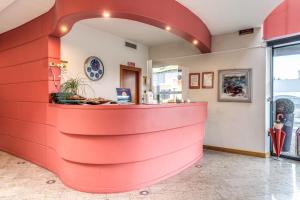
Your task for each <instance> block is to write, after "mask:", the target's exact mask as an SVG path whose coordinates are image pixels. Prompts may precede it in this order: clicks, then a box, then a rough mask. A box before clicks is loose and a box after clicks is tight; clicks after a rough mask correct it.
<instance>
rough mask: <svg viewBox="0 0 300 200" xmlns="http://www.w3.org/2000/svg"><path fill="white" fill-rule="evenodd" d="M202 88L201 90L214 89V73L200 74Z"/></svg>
mask: <svg viewBox="0 0 300 200" xmlns="http://www.w3.org/2000/svg"><path fill="white" fill-rule="evenodd" d="M202 88H203V89H212V88H214V72H203V73H202Z"/></svg>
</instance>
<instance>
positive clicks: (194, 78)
mask: <svg viewBox="0 0 300 200" xmlns="http://www.w3.org/2000/svg"><path fill="white" fill-rule="evenodd" d="M189 85H190V89H200V73H190V76H189Z"/></svg>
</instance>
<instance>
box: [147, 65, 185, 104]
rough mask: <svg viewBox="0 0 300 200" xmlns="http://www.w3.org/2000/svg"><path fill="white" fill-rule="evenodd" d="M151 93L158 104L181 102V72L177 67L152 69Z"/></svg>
mask: <svg viewBox="0 0 300 200" xmlns="http://www.w3.org/2000/svg"><path fill="white" fill-rule="evenodd" d="M152 85H153V93H154V98H155V100H156V101H158V102H160V103H175V102H181V101H182V99H183V98H182V70H181V69H179V67H178V66H177V65H171V66H166V67H159V68H153V74H152Z"/></svg>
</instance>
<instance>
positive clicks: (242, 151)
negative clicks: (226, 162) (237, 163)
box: [203, 145, 270, 158]
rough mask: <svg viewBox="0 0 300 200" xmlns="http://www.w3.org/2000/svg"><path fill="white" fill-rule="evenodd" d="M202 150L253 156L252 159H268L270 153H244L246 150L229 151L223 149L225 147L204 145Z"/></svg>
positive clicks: (229, 149)
mask: <svg viewBox="0 0 300 200" xmlns="http://www.w3.org/2000/svg"><path fill="white" fill-rule="evenodd" d="M203 148H204V149H209V150H213V151H221V152H226V153H233V154H240V155H245V156H253V157H259V158H269V157H270V153H263V152H255V151H246V150H240V149H231V148H225V147H216V146H210V145H204V146H203Z"/></svg>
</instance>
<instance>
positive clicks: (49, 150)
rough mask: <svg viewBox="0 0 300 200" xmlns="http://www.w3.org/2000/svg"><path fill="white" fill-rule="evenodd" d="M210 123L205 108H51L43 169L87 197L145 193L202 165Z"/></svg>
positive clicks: (176, 105)
mask: <svg viewBox="0 0 300 200" xmlns="http://www.w3.org/2000/svg"><path fill="white" fill-rule="evenodd" d="M206 118H207V103H204V102H203V103H190V104H166V105H99V106H92V105H59V104H49V105H48V107H47V128H46V135H47V136H46V141H45V144H44V146H45V149H46V158H45V159H46V160H45V162H44V163H43V164H40V163H38V164H40V165H42V166H43V167H45V168H47V169H49V170H50V171H52V172H54V173H55V174H57V175H58V176H59V177H60V179H61V180H62V182H63V183H64V184H66V185H68V186H69V187H72V188H74V189H76V190H80V191H84V192H92V193H111V192H124V191H129V190H133V189H138V188H142V187H145V186H148V185H150V184H153V183H156V182H158V181H160V180H163V179H166V178H168V177H170V176H172V175H175V174H177V173H178V172H180V171H182V170H184V169H185V168H187V167H189V166H191V165H193V164H194V163H195V162H197V161H199V160H200V159H202V156H203V139H204V133H205V130H204V129H205V121H206ZM28 149H30V150H32V151H34V150H35V149H34V148H31V147H30V146H28ZM28 149H27V150H28ZM26 159H28V158H26ZM29 160H30V158H29ZM32 161H33V162H34V160H32ZM36 163H37V162H36Z"/></svg>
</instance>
